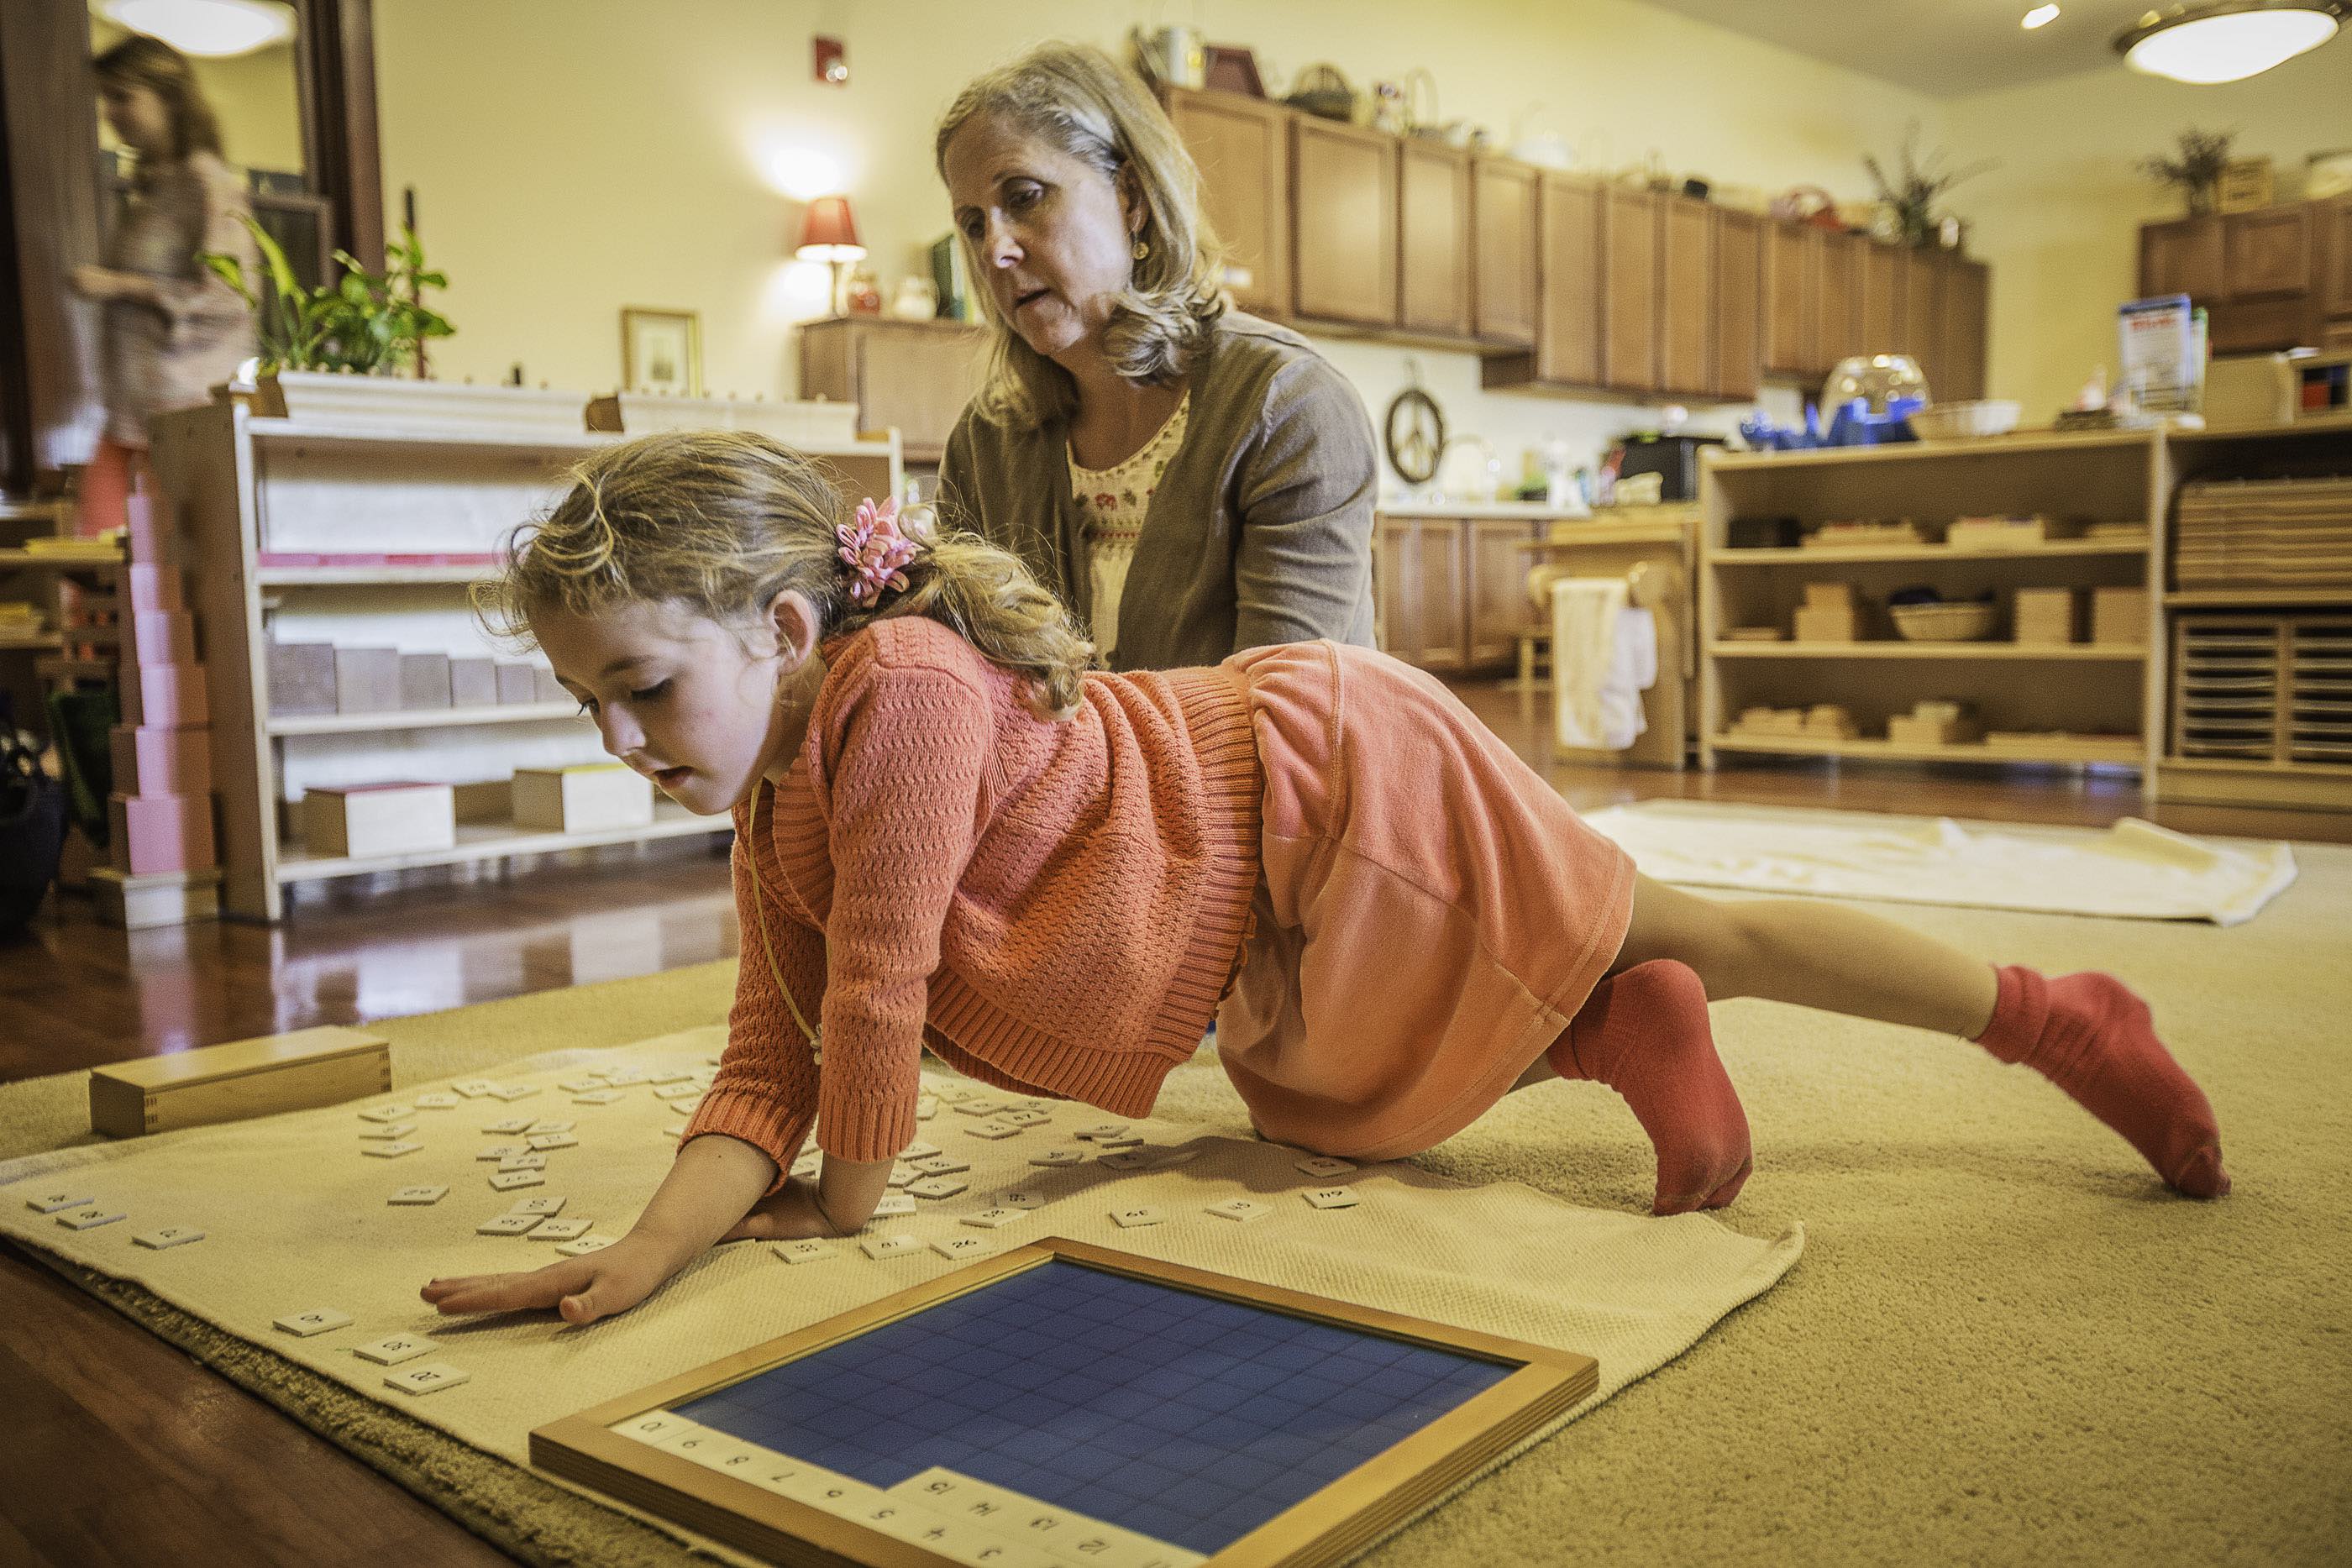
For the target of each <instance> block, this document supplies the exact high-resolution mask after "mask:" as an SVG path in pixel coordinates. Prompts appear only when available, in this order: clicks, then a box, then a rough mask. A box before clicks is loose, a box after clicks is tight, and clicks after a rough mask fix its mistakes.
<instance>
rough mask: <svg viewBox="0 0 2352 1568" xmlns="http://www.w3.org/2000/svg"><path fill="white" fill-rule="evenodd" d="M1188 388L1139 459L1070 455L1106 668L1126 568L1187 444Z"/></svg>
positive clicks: (1113, 643) (1115, 635) (1115, 633)
mask: <svg viewBox="0 0 2352 1568" xmlns="http://www.w3.org/2000/svg"><path fill="white" fill-rule="evenodd" d="M1191 412H1192V392H1191V391H1190V390H1189V389H1188V390H1187V391H1186V392H1185V393H1184V395H1183V396H1182V397H1181V398H1180V399H1179V400H1177V403H1176V412H1175V413H1171V414H1170V415H1169V416H1168V423H1165V424H1163V425H1161V426H1160V430H1159V433H1158V434H1155V435H1154V436H1152V438H1151V439H1150V440H1149V441H1147V442H1145V443H1144V444H1143V445H1142V447H1141V449H1139V451H1138V452H1137V453H1136V454H1135V455H1134V456H1132V457H1130V458H1129V459H1128V460H1127V461H1126V462H1124V463H1120V464H1118V465H1115V466H1112V467H1109V468H1087V467H1082V466H1081V465H1079V463H1078V458H1077V454H1076V451H1073V452H1072V453H1071V454H1070V488H1071V489H1072V490H1073V491H1074V492H1075V493H1076V496H1077V498H1078V516H1079V517H1080V518H1081V519H1082V520H1083V527H1082V533H1083V536H1084V538H1085V539H1086V541H1087V570H1088V571H1089V572H1090V573H1091V574H1092V575H1093V578H1094V590H1095V623H1094V626H1093V628H1092V631H1093V633H1094V639H1095V645H1096V647H1097V648H1098V649H1100V650H1101V653H1102V660H1103V663H1104V664H1109V662H1110V655H1111V650H1112V649H1113V648H1115V647H1117V646H1118V601H1119V592H1120V591H1121V589H1123V588H1124V587H1125V586H1126V583H1127V569H1128V565H1129V562H1131V561H1133V560H1134V559H1135V541H1136V540H1137V539H1138V538H1140V537H1141V536H1142V533H1143V518H1144V515H1145V514H1146V513H1147V512H1149V511H1150V509H1151V493H1152V492H1153V491H1154V490H1156V489H1158V488H1159V487H1160V476H1161V475H1162V474H1164V473H1166V472H1167V471H1168V461H1169V459H1170V458H1171V457H1173V456H1175V455H1176V449H1177V448H1178V447H1180V446H1181V445H1183V444H1184V421H1185V416H1186V415H1187V414H1189V413H1191Z"/></svg>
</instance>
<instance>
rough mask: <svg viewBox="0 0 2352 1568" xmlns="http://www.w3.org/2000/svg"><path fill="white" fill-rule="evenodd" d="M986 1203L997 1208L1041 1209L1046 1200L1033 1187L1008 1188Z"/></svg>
mask: <svg viewBox="0 0 2352 1568" xmlns="http://www.w3.org/2000/svg"><path fill="white" fill-rule="evenodd" d="M988 1201H989V1202H991V1203H992V1204H994V1205H995V1206H996V1207H999V1208H1043V1207H1045V1203H1046V1198H1045V1194H1044V1193H1042V1192H1039V1191H1037V1190H1035V1189H1034V1188H1033V1187H1025V1186H1009V1187H1006V1188H1005V1189H1004V1190H1003V1192H1000V1193H997V1194H996V1195H995V1196H993V1197H991V1198H990V1199H989V1200H988Z"/></svg>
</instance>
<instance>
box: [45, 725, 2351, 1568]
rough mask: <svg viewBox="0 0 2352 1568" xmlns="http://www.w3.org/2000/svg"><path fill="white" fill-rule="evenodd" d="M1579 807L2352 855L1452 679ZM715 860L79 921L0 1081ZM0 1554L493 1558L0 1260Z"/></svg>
mask: <svg viewBox="0 0 2352 1568" xmlns="http://www.w3.org/2000/svg"><path fill="white" fill-rule="evenodd" d="M1462 695H1464V697H1465V699H1466V700H1467V701H1469V702H1470V704H1471V706H1473V707H1474V708H1475V710H1477V712H1478V713H1479V714H1480V716H1482V717H1484V718H1485V719H1486V721H1487V723H1488V724H1490V725H1491V726H1493V727H1494V728H1495V729H1496V732H1497V733H1498V734H1501V735H1502V736H1504V737H1505V738H1506V739H1507V740H1508V741H1509V742H1510V743H1511V744H1512V745H1513V747H1515V748H1517V750H1518V751H1519V753H1520V755H1521V756H1523V757H1525V758H1527V759H1528V762H1529V763H1530V764H1532V765H1533V766H1534V767H1536V768H1538V771H1540V772H1542V773H1543V774H1544V775H1545V776H1546V777H1547V778H1548V779H1550V780H1551V782H1552V783H1553V785H1554V786H1555V787H1556V788H1558V789H1559V790H1560V792H1561V793H1562V794H1563V795H1564V796H1565V797H1566V798H1567V799H1568V800H1569V801H1570V803H1571V804H1573V805H1575V806H1577V807H1578V808H1579V809H1580V810H1597V809H1599V808H1601V807H1602V806H1607V805H1612V804H1616V803H1619V802H1623V801H1631V800H1642V799H1646V798H1651V797H1659V796H1668V797H1681V798H1685V799H1691V800H1717V801H1737V802H1748V803H1759V804H1775V805H1789V806H1836V807H1840V808H1843V809H1846V810H1866V811H1894V812H1913V813H1926V814H1932V815H1948V816H1958V817H1984V818H1990V819H1995V820H2001V821H2032V822H2042V823H2072V824H2080V825H2084V826H2094V827H2095V826H2103V825H2105V823H2108V822H2111V821H2115V820H2116V819H2117V818H2119V817H2124V816H2149V815H2153V817H2154V819H2155V820H2156V821H2159V822H2162V823H2163V824H2165V825H2166V826H2168V827H2173V828H2178V829H2180V830H2182V831H2188V832H2198V833H2224V834H2245V835H2253V836H2263V837H2273V838H2298V839H2306V840H2311V839H2318V840H2326V841H2335V842H2352V817H2347V816H2327V815H2320V814H2315V813H2308V812H2288V811H2242V810H2226V809H2220V808H2202V807H2189V808H2166V809H2162V810H2157V811H2155V812H2153V813H2151V812H2149V811H2148V810H2147V808H2146V805H2145V803H2144V802H2143V801H2142V800H2141V799H2140V797H2139V793H2138V790H2137V788H2136V786H2134V785H2133V784H2132V783H2131V782H2129V781H2128V780H2127V779H2117V778H2116V777H2115V776H2112V775H2105V774H2097V773H2093V774H2085V773H2083V772H2081V771H2079V770H2070V769H2055V768H2053V769H2043V770H2027V769H2016V770H2011V771H2010V772H2008V773H2005V774H1998V775H1996V774H1992V773H1990V772H1987V771H1985V770H1980V769H1969V768H1948V769H1941V770H1933V771H1930V770H1923V769H1916V768H1885V769H1877V768H1864V767H1855V766H1848V767H1846V768H1837V767H1836V766H1835V765H1833V764H1830V763H1807V764H1791V765H1790V766H1786V767H1748V768H1739V769H1738V770H1731V771H1725V772H1721V773H1717V774H1714V775H1712V776H1709V775H1704V774H1698V773H1685V774H1672V773H1662V772H1652V771H1639V770H1619V769H1614V768H1563V767H1560V766H1558V765H1556V764H1554V763H1553V762H1552V760H1551V758H1550V757H1549V727H1548V720H1547V719H1546V717H1545V716H1544V715H1543V713H1542V712H1541V711H1540V709H1539V707H1536V706H1529V705H1526V704H1523V703H1522V702H1521V700H1520V699H1519V698H1517V696H1515V695H1511V694H1508V693H1506V692H1503V691H1501V690H1500V689H1499V688H1496V687H1492V686H1475V687H1465V688H1462ZM735 947H736V927H735V917H734V911H733V907H732V904H731V902H730V895H729V892H728V885H727V873H726V864H725V862H724V860H723V858H721V856H720V854H719V852H717V851H716V850H715V849H713V848H712V847H709V846H708V845H705V844H701V843H675V842H674V843H670V844H665V845H657V846H650V847H647V848H645V849H642V850H634V851H629V850H624V851H617V852H592V853H590V854H586V855H582V856H573V857H560V858H558V857H551V858H550V860H549V861H547V862H541V863H540V864H538V865H537V866H534V867H530V868H524V869H517V870H511V871H509V870H491V871H486V872H479V873H448V872H443V873H410V874H408V875H406V876H404V877H401V878H383V879H378V884H376V885H370V884H366V883H335V884H329V885H327V886H325V887H323V888H321V887H312V888H307V889H305V890H304V895H303V897H302V898H301V899H300V900H299V902H298V903H297V904H296V906H295V907H294V909H293V911H292V914H291V915H290V917H289V919H288V921H287V922H286V923H285V924H284V925H279V926H277V927H268V926H259V925H244V924H234V923H222V924H207V925H194V926H187V927H183V928H177V929H173V930H169V931H158V932H143V933H137V934H133V935H130V936H125V934H123V933H121V932H119V931H114V930H110V929H109V928H107V927H104V926H101V925H98V924H96V923H95V922H94V921H93V920H92V919H91V918H90V916H89V911H88V909H87V907H86V906H81V905H78V904H73V903H70V902H68V903H66V904H63V905H61V906H58V907H55V908H53V909H52V910H51V911H49V912H47V913H45V914H44V915H43V916H42V917H41V918H40V919H39V920H38V921H37V922H36V924H35V925H34V927H33V929H32V931H31V932H30V934H29V935H28V936H26V937H23V938H20V939H18V940H16V942H15V943H13V944H0V1082H5V1081H8V1080H13V1079H18V1078H26V1077H31V1076H35V1075H37V1074H42V1073H49V1072H60V1071H72V1070H79V1069H84V1068H88V1067H90V1066H94V1065H97V1064H99V1063H101V1062H106V1061H119V1060H122V1059H124V1058H129V1057H135V1056H145V1055H152V1054H156V1053H160V1052H164V1051H181V1050H185V1049H188V1048H189V1047H192V1046H198V1045H208V1044H212V1043H215V1042H216V1041H219V1040H236V1039H240V1038H243V1037H246V1036H249V1035H256V1034H269V1033H275V1032H278V1031H280V1030H291V1029H300V1028H304V1027H306V1026H308V1025H310V1024H316V1023H361V1022H365V1021H367V1020H369V1019H381V1018H392V1017H398V1016H402V1015H404V1014H408V1013H415V1012H424V1011H428V1010H431V1009H438V1008H448V1007H457V1006H461V1005H464V1004H466V1003H469V1002H478V1001H488V1000H491V999H493V998H499V997H509V996H516V995H520V994H522V993H525V992H530V991H536V990H543V989H549V988H556V987H562V986H569V985H574V984H578V983H581V982H583V981H588V980H600V979H612V978H617V977H625V976H629V975H638V974H649V973H653V972H655V971H657V970H661V969H666V968H672V967H677V966H679V965H683V964H692V963H698V962H701V961H703V960H706V959H710V958H719V957H725V956H731V955H732V954H733V953H734V952H735ZM0 1412H5V1413H6V1420H5V1427H6V1430H7V1439H6V1441H5V1442H0V1565H5V1564H15V1563H32V1564H39V1563H49V1564H57V1565H58V1568H65V1565H68V1564H72V1565H74V1568H81V1565H85V1564H106V1563H122V1564H142V1565H143V1564H148V1563H160V1562H165V1561H170V1562H174V1563H191V1564H202V1563H237V1564H247V1563H301V1564H317V1565H320V1568H329V1565H341V1564H353V1565H357V1564H362V1563H385V1564H394V1563H397V1564H400V1565H402V1568H416V1565H419V1564H427V1563H430V1564H436V1565H437V1564H445V1563H455V1564H467V1563H495V1562H502V1561H504V1559H503V1557H502V1556H501V1555H500V1554H499V1553H498V1552H495V1551H493V1550H492V1549H490V1548H489V1547H488V1546H487V1545H485V1544H483V1543H482V1542H479V1541H478V1540H476V1539H475V1538H474V1537H472V1536H470V1535H468V1534H467V1532H466V1531H464V1530H462V1529H460V1528H459V1527H458V1526H457V1525H456V1524H454V1523H452V1522H450V1521H447V1520H446V1519H445V1518H444V1517H443V1516H442V1515H440V1514H439V1513H437V1512H436V1511H434V1510H432V1509H431V1508H430V1507H428V1506H426V1505H425V1504H423V1503H420V1502H418V1501H417V1500H415V1499H413V1498H411V1497H410V1496H408V1495H407V1494H406V1493H404V1492H403V1491H402V1490H400V1489H399V1488H398V1487H396V1486H395V1485H394V1484H393V1483H392V1482H391V1481H389V1480H388V1479H384V1478H383V1476H381V1475H378V1474H377V1473H376V1472H375V1471H373V1470H372V1469H368V1468H367V1467H365V1466H363V1465H362V1464H360V1463H358V1462H357V1461H355V1460H352V1459H351V1458H348V1457H346V1456H344V1455H343V1454H342V1453H341V1451H340V1450H338V1449H336V1448H333V1447H332V1446H331V1444H329V1443H327V1442H325V1441H323V1440H321V1439H320V1438H317V1437H312V1436H311V1435H310V1434H309V1433H308V1432H305V1431H304V1430H302V1429H301V1428H300V1427H298V1426H296V1425H295V1424H294V1423H292V1422H290V1421H289V1420H287V1419H286V1418H285V1417H283V1416H279V1415H278V1413H277V1412H276V1411H275V1410H273V1409H271V1408H270V1407H269V1406H266V1405H264V1404H262V1403H261V1402H260V1401H258V1400H257V1399H255V1398H253V1397H252V1396H248V1395H247V1394H246V1393H244V1392H243V1391H242V1390H240V1389H238V1388H236V1387H235V1386H234V1385H231V1384H229V1383H227V1382H226V1381H224V1380H223V1379H221V1378H219V1377H218V1376H216V1375H214V1374H212V1373H210V1372H208V1371H206V1370H205V1369H204V1368H202V1367H200V1366H198V1365H196V1364H194V1363H193V1362H191V1361H189V1360H188V1359H187V1358H186V1357H184V1356H183V1355H181V1354H179V1353H177V1352H176V1351H173V1349H171V1348H170V1347H169V1346H167V1345H165V1344H163V1343H162V1342H161V1341H159V1340H156V1339H154V1338H152V1336H150V1335H148V1334H147V1333H145V1332H144V1331H142V1330H140V1329H138V1328H136V1327H134V1326H132V1325H131V1323H130V1322H127V1321H126V1320H124V1319H121V1318H120V1317H118V1316H117V1315H116V1314H115V1313H114V1312H112V1311H111V1310H110V1309H109V1308H108V1307H106V1306H104V1305H102V1304H101V1303H100V1302H99V1301H97V1300H96V1299H95V1298H93V1297H90V1296H88V1295H85V1294H83V1293H82V1292H81V1291H78V1290H76V1289H74V1288H73V1287H71V1286H70V1285H68V1284H66V1283H65V1282H63V1281H60V1280H58V1278H56V1277H55V1276H54V1275H52V1274H51V1273H50V1271H49V1270H47V1269H46V1268H44V1267H43V1266H41V1265H40V1264H38V1263H37V1262H35V1261H33V1260H31V1259H30V1258H29V1257H27V1256H26V1255H25V1254H24V1253H22V1252H19V1251H16V1250H15V1249H7V1248H0Z"/></svg>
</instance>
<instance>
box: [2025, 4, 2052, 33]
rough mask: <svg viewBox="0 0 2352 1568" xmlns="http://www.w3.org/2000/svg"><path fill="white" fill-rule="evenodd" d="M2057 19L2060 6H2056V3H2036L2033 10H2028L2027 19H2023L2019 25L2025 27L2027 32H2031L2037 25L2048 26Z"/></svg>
mask: <svg viewBox="0 0 2352 1568" xmlns="http://www.w3.org/2000/svg"><path fill="white" fill-rule="evenodd" d="M2057 19H2058V7H2057V6H2055V5H2036V6H2035V7H2034V8H2033V9H2032V10H2031V11H2028V12H2027V13H2026V14H2025V19H2024V20H2023V21H2021V22H2020V23H2018V26H2021V27H2022V28H2024V29H2025V30H2026V31H2027V32H2029V33H2030V32H2032V31H2033V29H2034V28H2036V27H2046V26H2049V25H2050V24H2051V23H2053V22H2054V21H2056V20H2057Z"/></svg>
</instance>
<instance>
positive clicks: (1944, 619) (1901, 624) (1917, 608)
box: [1887, 600, 2000, 643]
mask: <svg viewBox="0 0 2352 1568" xmlns="http://www.w3.org/2000/svg"><path fill="white" fill-rule="evenodd" d="M1887 613H1888V614H1890V615H1892V616H1893V617H1894V618H1895V631H1896V632H1899V633H1901V634H1902V636H1903V638H1904V640H1905V641H1906V642H1911V643H1976V642H1980V641H1982V640H1983V639H1985V638H1987V637H1990V636H1991V635H1992V628H1993V622H1994V621H1995V620H1996V619H1997V618H1998V616H1999V614H2000V606H1999V605H1997V604H1992V603H1990V602H1987V601H1982V600H1979V601H1976V602H1974V603H1970V602H1969V601H1965V600H1964V601H1959V602H1958V603H1953V604H1895V605H1890V606H1888V608H1887Z"/></svg>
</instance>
